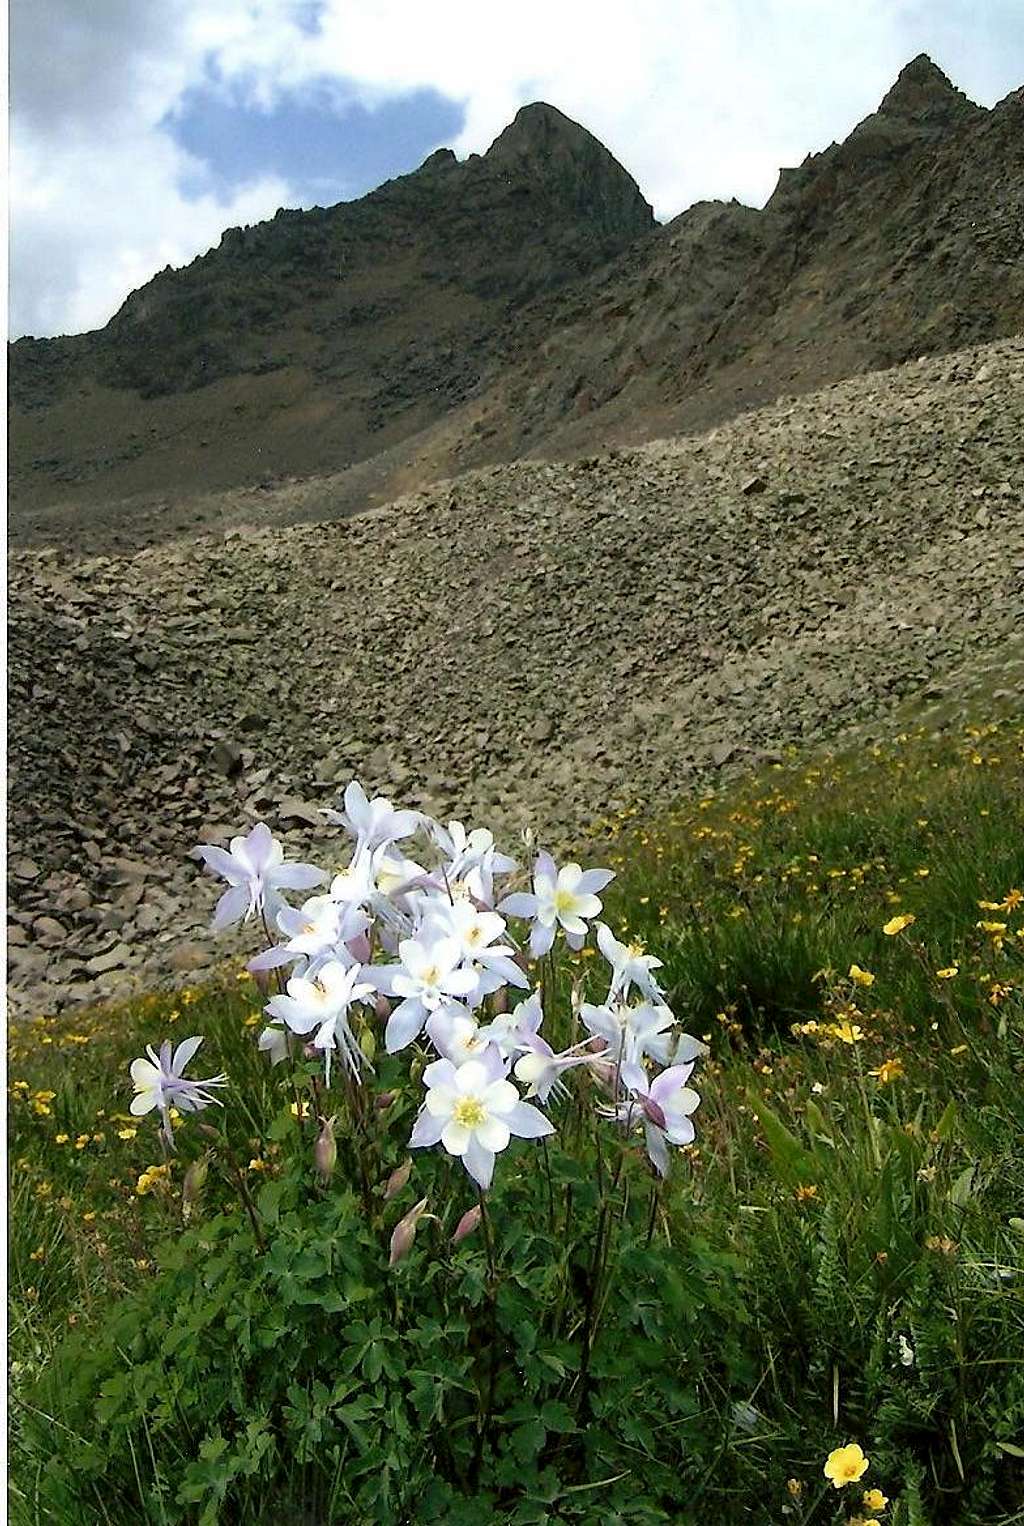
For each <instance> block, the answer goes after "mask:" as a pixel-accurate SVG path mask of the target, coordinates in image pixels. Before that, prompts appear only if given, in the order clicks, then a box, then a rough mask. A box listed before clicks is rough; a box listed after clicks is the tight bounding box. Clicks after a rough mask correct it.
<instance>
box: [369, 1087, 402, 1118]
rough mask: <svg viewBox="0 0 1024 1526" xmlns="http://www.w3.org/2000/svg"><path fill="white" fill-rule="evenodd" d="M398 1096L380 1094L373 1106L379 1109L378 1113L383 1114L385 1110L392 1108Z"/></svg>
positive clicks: (392, 1093) (387, 1093) (389, 1093)
mask: <svg viewBox="0 0 1024 1526" xmlns="http://www.w3.org/2000/svg"><path fill="white" fill-rule="evenodd" d="M397 1096H398V1093H397V1092H379V1093H378V1095H377V1096H376V1097H375V1098H374V1102H373V1105H374V1107H375V1108H376V1109H377V1111H378V1113H382V1112H383V1111H384V1109H385V1108H387V1107H390V1106H391V1104H392V1102H394V1100H395V1098H396V1097H397Z"/></svg>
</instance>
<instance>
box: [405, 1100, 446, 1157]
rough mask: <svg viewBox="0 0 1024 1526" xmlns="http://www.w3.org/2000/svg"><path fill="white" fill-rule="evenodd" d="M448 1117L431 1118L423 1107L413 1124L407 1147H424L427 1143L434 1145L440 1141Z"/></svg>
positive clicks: (416, 1148) (414, 1148)
mask: <svg viewBox="0 0 1024 1526" xmlns="http://www.w3.org/2000/svg"><path fill="white" fill-rule="evenodd" d="M447 1122H448V1119H447V1118H446V1117H445V1118H431V1116H430V1114H429V1113H428V1112H427V1111H426V1109H425V1108H424V1109H423V1111H422V1112H421V1113H420V1115H419V1117H418V1118H417V1119H416V1122H415V1123H414V1124H413V1128H412V1133H411V1134H410V1136H409V1147H410V1149H413V1150H422V1149H425V1148H426V1147H427V1146H428V1145H436V1144H440V1142H441V1135H442V1134H443V1133H444V1129H445V1124H446V1123H447Z"/></svg>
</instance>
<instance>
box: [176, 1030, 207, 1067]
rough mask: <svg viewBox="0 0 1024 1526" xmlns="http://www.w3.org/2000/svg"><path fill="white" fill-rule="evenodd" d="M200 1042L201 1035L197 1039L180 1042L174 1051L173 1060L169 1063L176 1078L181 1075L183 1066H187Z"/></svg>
mask: <svg viewBox="0 0 1024 1526" xmlns="http://www.w3.org/2000/svg"><path fill="white" fill-rule="evenodd" d="M202 1042H203V1040H202V1035H198V1036H197V1037H195V1038H191V1039H183V1040H182V1041H181V1043H180V1044H179V1045H178V1047H177V1049H176V1050H175V1051H174V1059H173V1060H172V1062H171V1069H172V1070H173V1072H174V1074H175V1075H176V1076H180V1075H181V1073H182V1071H183V1070H184V1069H185V1066H186V1065H187V1064H188V1062H189V1060H191V1058H192V1056H193V1055H194V1054H195V1052H196V1050H197V1049H198V1048H199V1046H200V1044H201V1043H202Z"/></svg>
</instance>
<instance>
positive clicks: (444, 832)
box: [430, 821, 516, 906]
mask: <svg viewBox="0 0 1024 1526" xmlns="http://www.w3.org/2000/svg"><path fill="white" fill-rule="evenodd" d="M430 835H431V836H432V837H433V839H434V841H435V842H436V843H437V845H438V847H439V848H440V849H441V852H442V853H443V854H444V855H445V858H446V859H447V863H446V865H445V871H444V872H445V878H446V879H447V881H448V883H449V884H453V883H454V882H455V881H456V880H465V882H466V885H467V887H468V889H469V893H470V895H471V896H472V897H473V899H474V900H476V901H479V902H481V904H482V905H484V906H491V905H492V904H493V902H494V876H495V875H496V874H511V873H512V872H513V870H514V869H515V867H516V861H515V859H514V858H509V856H508V854H507V853H499V852H498V850H497V848H496V847H495V845H494V834H493V832H489V831H488V829H487V828H486V827H474V828H473V830H472V831H471V832H467V831H466V828H465V827H464V826H463V824H462V822H461V821H450V822H449V823H448V826H447V827H443V826H442V825H441V823H440V822H439V821H435V822H432V823H431V829H430Z"/></svg>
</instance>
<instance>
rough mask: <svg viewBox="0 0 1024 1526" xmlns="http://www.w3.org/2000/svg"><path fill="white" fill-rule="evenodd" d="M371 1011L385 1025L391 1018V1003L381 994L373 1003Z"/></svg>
mask: <svg viewBox="0 0 1024 1526" xmlns="http://www.w3.org/2000/svg"><path fill="white" fill-rule="evenodd" d="M373 1010H374V1012H375V1013H376V1014H377V1017H378V1018H379V1019H380V1021H381V1022H382V1023H386V1022H387V1020H388V1018H389V1017H390V1016H391V1003H390V1002H389V1001H388V999H387V997H386V996H385V995H384V994H383V993H382V994H381V995H380V996H378V997H377V1000H376V1001H375V1002H374V1004H373Z"/></svg>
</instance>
